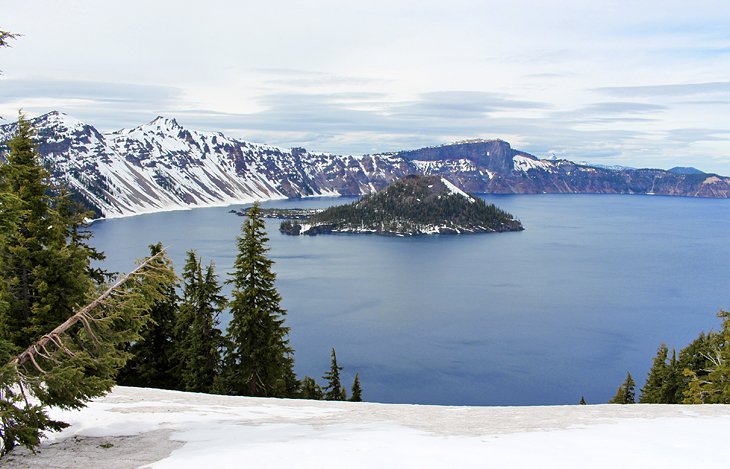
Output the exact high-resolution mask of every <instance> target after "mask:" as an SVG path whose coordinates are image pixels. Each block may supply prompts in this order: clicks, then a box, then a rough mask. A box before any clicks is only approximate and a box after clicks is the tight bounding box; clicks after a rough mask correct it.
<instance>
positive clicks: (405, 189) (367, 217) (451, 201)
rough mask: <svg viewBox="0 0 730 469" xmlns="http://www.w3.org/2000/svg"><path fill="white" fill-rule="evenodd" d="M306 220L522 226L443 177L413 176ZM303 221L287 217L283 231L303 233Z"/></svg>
mask: <svg viewBox="0 0 730 469" xmlns="http://www.w3.org/2000/svg"><path fill="white" fill-rule="evenodd" d="M306 223H310V224H314V225H323V226H328V227H330V228H332V229H336V230H340V231H343V230H344V231H353V230H368V231H374V232H378V233H383V232H390V233H405V234H416V233H418V232H422V231H424V230H426V229H427V228H428V227H433V226H440V227H444V229H445V230H453V232H456V230H459V231H464V230H466V231H507V230H515V229H522V226H521V224H520V223H519V222H518V221H515V220H514V219H513V217H512V215H510V214H509V213H507V212H505V211H503V210H500V209H499V208H497V207H496V206H494V205H493V204H487V203H486V202H484V201H483V200H482V199H480V198H478V197H472V198H470V199H467V198H465V197H463V196H461V195H457V194H453V193H451V192H450V191H449V189H448V188H447V187H446V186H445V185H444V184H443V182H442V181H441V178H440V177H437V176H407V177H406V178H404V179H402V180H400V181H397V182H395V183H393V184H392V185H390V186H388V187H387V188H386V189H384V190H382V191H380V192H378V193H376V194H370V195H366V196H364V197H363V198H362V199H360V200H359V201H357V202H354V203H351V204H346V205H339V206H335V207H330V208H328V209H327V210H324V211H323V212H321V213H318V214H315V215H312V216H310V217H309V218H308V219H307V221H306ZM296 226H297V223H293V222H291V221H288V220H287V221H284V222H282V224H281V227H280V229H281V231H283V232H286V233H294V232H296V234H298V231H297V229H296Z"/></svg>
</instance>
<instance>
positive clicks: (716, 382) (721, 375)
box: [703, 311, 730, 404]
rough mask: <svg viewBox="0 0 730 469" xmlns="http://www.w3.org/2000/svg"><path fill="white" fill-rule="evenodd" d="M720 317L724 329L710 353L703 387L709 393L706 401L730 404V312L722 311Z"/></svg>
mask: <svg viewBox="0 0 730 469" xmlns="http://www.w3.org/2000/svg"><path fill="white" fill-rule="evenodd" d="M718 317H719V318H720V319H722V329H721V330H720V332H719V334H718V344H717V345H716V348H715V349H714V350H712V351H711V352H710V353H709V354H708V361H709V362H710V368H709V372H708V373H707V377H706V381H707V382H706V384H705V385H704V386H703V389H704V390H705V391H706V392H707V395H708V399H707V401H706V402H709V403H713V404H730V312H727V311H720V312H719V313H718Z"/></svg>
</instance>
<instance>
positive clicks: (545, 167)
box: [512, 155, 555, 173]
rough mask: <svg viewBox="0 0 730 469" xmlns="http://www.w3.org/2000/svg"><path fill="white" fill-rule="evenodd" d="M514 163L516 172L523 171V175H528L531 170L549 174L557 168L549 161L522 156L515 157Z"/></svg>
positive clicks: (513, 158)
mask: <svg viewBox="0 0 730 469" xmlns="http://www.w3.org/2000/svg"><path fill="white" fill-rule="evenodd" d="M512 162H513V163H514V169H515V171H521V172H523V173H526V172H528V171H530V170H531V169H532V170H538V171H549V172H550V171H553V170H554V169H555V166H554V165H553V164H552V163H550V162H548V161H542V160H538V159H534V158H528V157H526V156H522V155H516V156H513V157H512Z"/></svg>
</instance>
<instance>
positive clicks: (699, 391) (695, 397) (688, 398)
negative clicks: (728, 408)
mask: <svg viewBox="0 0 730 469" xmlns="http://www.w3.org/2000/svg"><path fill="white" fill-rule="evenodd" d="M682 374H683V375H684V376H685V378H687V380H688V382H689V384H688V385H687V389H685V390H684V392H683V393H682V397H683V399H682V404H704V403H705V400H706V399H707V392H706V391H705V390H704V389H703V388H702V381H700V379H699V378H698V377H697V373H695V372H694V371H692V370H690V369H689V368H685V369H684V371H683V372H682Z"/></svg>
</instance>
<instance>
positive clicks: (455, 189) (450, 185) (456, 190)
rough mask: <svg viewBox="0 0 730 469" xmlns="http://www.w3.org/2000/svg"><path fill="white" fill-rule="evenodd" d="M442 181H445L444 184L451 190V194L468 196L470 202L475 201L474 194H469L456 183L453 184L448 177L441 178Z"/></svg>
mask: <svg viewBox="0 0 730 469" xmlns="http://www.w3.org/2000/svg"><path fill="white" fill-rule="evenodd" d="M441 182H443V183H444V185H445V186H446V188H447V189H448V190H449V192H450V193H451V194H456V195H461V196H463V197H466V199H467V200H468V201H470V202H474V198H473V197H472V196H470V195H469V194H467V193H466V192H464V191H462V190H461V189H459V188H458V187H456V185H455V184H453V183H452V182H451V181H449V180H448V179H446V178H441Z"/></svg>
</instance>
